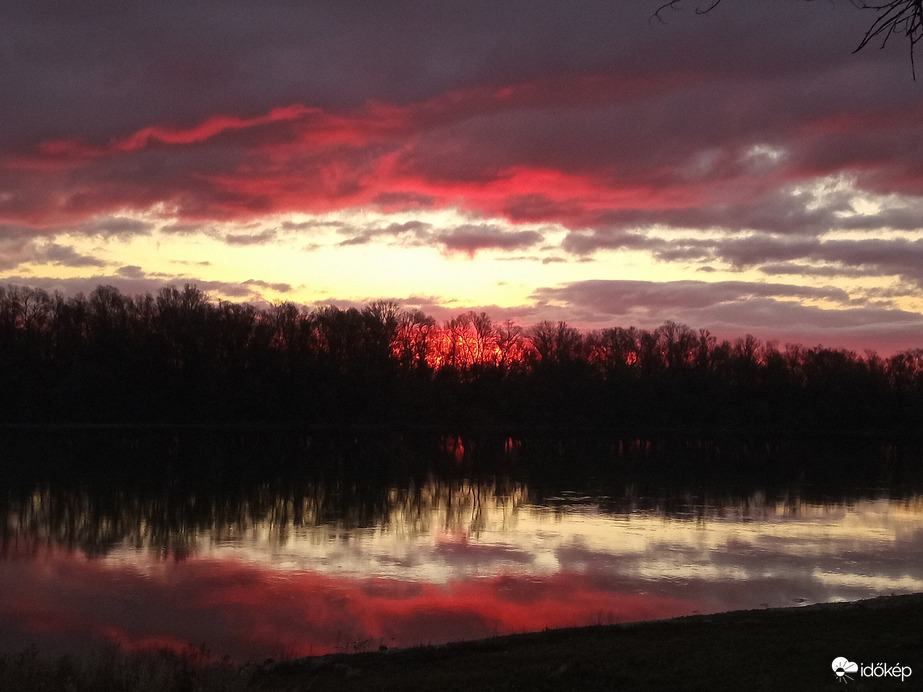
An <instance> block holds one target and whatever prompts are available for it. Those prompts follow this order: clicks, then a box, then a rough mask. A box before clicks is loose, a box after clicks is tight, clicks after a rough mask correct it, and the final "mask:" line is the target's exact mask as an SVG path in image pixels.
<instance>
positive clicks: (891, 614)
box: [0, 594, 923, 692]
mask: <svg viewBox="0 0 923 692" xmlns="http://www.w3.org/2000/svg"><path fill="white" fill-rule="evenodd" d="M839 656H844V657H846V658H848V659H849V660H850V661H855V662H857V663H860V664H861V663H888V664H891V665H892V666H893V665H896V664H898V663H900V664H902V665H903V666H910V668H911V670H912V674H911V677H910V678H909V679H907V680H905V681H904V682H901V680H900V679H894V678H892V677H886V678H879V679H870V678H868V677H863V676H861V675H860V674H858V673H853V674H852V678H853V679H852V680H850V681H848V683H847V684H846V685H845V686H844V685H841V684H839V682H838V681H837V678H836V676H835V675H834V672H833V670H832V668H831V662H832V661H833V659H834V658H837V657H839ZM921 681H923V594H915V595H910V596H894V597H889V598H879V599H873V600H869V601H860V602H858V603H846V604H830V605H817V606H808V607H802V608H788V609H777V610H758V611H745V612H734V613H722V614H718V615H707V616H696V617H688V618H679V619H676V620H668V621H661V622H649V623H637V624H628V625H614V626H600V627H586V628H577V629H566V630H551V631H547V632H539V633H534V634H522V635H515V636H510V637H497V638H494V639H488V640H482V641H476V642H462V643H457V644H450V645H446V646H438V647H421V648H415V649H404V650H392V651H386V652H374V653H366V654H351V655H333V656H324V657H319V658H308V659H298V660H295V661H288V662H282V663H271V664H261V665H251V666H243V667H237V666H233V665H230V664H220V665H201V664H195V663H192V662H189V661H186V660H184V659H181V658H179V657H177V656H175V655H168V654H154V653H148V654H142V655H130V654H117V653H111V654H109V655H107V656H102V657H99V658H97V659H94V660H88V661H73V660H70V659H60V660H49V659H45V658H43V657H42V656H40V655H38V654H37V653H35V652H27V653H26V654H22V655H19V656H13V657H6V658H3V659H0V689H2V690H75V691H76V690H81V691H82V690H158V691H159V690H303V689H311V690H318V689H319V690H328V689H337V690H401V691H408V690H465V692H470V691H471V690H483V689H488V690H491V689H493V690H559V689H561V690H653V691H655V692H658V691H664V692H666V691H668V690H669V691H671V692H674V691H676V690H709V691H715V690H729V691H730V690H734V691H735V692H736V691H737V690H750V691H753V690H790V691H791V690H824V689H830V690H835V689H840V690H850V692H854V691H857V690H858V691H860V692H861V691H864V690H909V689H918V688H919V685H920V683H921Z"/></svg>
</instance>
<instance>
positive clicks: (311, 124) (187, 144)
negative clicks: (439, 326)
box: [0, 0, 923, 355]
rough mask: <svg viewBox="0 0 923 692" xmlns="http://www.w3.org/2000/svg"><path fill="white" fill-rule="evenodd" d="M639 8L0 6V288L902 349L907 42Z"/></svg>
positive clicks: (908, 256) (859, 29) (822, 14)
mask: <svg viewBox="0 0 923 692" xmlns="http://www.w3.org/2000/svg"><path fill="white" fill-rule="evenodd" d="M662 2H663V0H610V1H608V2H601V1H592V0H585V1H581V2H577V3H564V2H551V1H548V0H529V1H528V2H489V3H488V2H461V1H457V2H456V1H453V2H434V3H421V2H352V1H349V0H338V1H337V2H305V1H304V0H292V1H288V2H283V1H279V2H272V3H263V2H244V1H235V0H221V1H220V2H218V1H215V0H211V1H203V2H196V3H188V2H177V1H174V0H161V1H159V2H156V3H150V2H111V1H108V0H105V1H104V0H87V1H85V2H80V3H45V2H17V1H16V0H0V283H2V284H9V283H12V284H18V285H27V286H34V287H41V288H44V289H46V290H48V291H60V292H62V293H64V294H65V295H74V294H76V293H78V292H84V293H89V292H90V291H91V290H92V289H93V288H94V287H95V286H96V285H98V284H111V285H114V286H116V287H118V288H119V289H120V290H121V291H122V292H123V293H128V294H131V295H134V294H137V293H146V292H156V291H157V290H159V289H160V288H161V287H163V286H165V285H170V284H173V285H181V284H183V283H186V282H189V283H195V284H197V285H198V286H199V287H200V288H201V289H203V290H205V291H206V292H208V294H209V295H210V296H212V297H213V298H214V299H223V300H235V301H250V302H254V303H259V304H263V303H266V302H276V301H282V300H284V301H292V302H295V303H298V304H303V305H307V306H314V305H322V304H330V303H333V304H335V305H338V306H340V307H345V306H351V305H362V304H365V303H366V302H368V301H371V300H377V299H390V300H394V301H396V302H398V303H400V304H401V305H403V306H405V307H420V308H422V309H423V310H424V311H426V312H427V313H429V314H431V315H433V316H435V317H437V318H438V319H446V318H448V317H450V316H451V315H453V314H455V313H457V312H459V311H462V310H467V309H475V310H478V311H480V310H484V311H486V312H487V313H488V314H490V316H491V317H493V318H494V320H497V321H499V320H506V319H513V320H515V321H516V322H518V323H520V324H522V325H528V324H532V323H535V322H538V321H540V320H544V319H549V320H561V319H563V320H567V321H568V322H569V323H570V324H573V325H575V326H578V327H582V328H603V327H611V326H624V327H627V326H632V325H633V326H638V327H644V328H652V327H656V326H657V325H659V324H661V323H662V322H664V321H666V320H675V321H677V322H682V323H686V324H688V325H689V326H691V327H693V328H707V329H710V330H711V331H712V332H713V333H715V334H717V335H718V336H720V337H722V338H734V337H738V336H743V335H744V334H746V333H751V334H754V335H756V336H759V337H761V338H764V339H771V340H776V341H778V342H779V344H780V345H781V344H784V343H787V342H801V343H804V344H805V345H809V346H811V345H816V344H818V343H823V344H825V345H828V346H842V347H847V348H852V349H856V350H860V351H861V350H862V349H865V348H874V349H877V350H878V351H879V352H881V353H882V354H883V355H888V354H890V353H893V352H895V351H897V350H901V349H905V348H909V347H920V346H923V79H919V80H918V81H913V77H912V73H911V64H910V60H909V55H910V53H909V44H908V43H907V41H906V40H905V39H903V38H902V37H900V36H896V37H893V38H892V39H891V40H890V42H889V43H888V44H887V46H886V47H885V48H884V49H882V50H879V43H875V44H874V45H870V46H869V47H867V48H866V49H865V50H863V51H861V52H859V53H857V54H852V51H853V49H855V48H856V46H857V45H858V43H859V41H860V40H861V38H862V36H863V34H864V32H865V30H866V29H867V28H868V26H869V25H870V24H871V23H872V22H873V21H874V19H875V14H874V12H872V11H869V10H860V9H858V8H857V7H855V5H854V4H853V3H851V2H849V0H831V2H805V1H803V0H774V1H773V2H767V1H766V0H725V1H724V2H722V3H721V4H720V5H719V6H718V7H717V8H715V9H714V10H713V11H712V12H710V13H708V14H704V15H697V14H696V13H695V8H696V2H695V0H688V1H687V2H685V3H683V4H682V9H681V11H670V10H667V11H665V12H663V13H662V15H661V16H662V18H663V20H664V21H658V20H657V19H654V18H652V15H653V14H654V12H655V11H656V10H657V8H658V6H659V5H661V4H662ZM708 4H711V3H710V1H709V2H705V1H704V0H702V2H700V5H699V6H706V5H708ZM917 68H918V69H917V71H918V72H920V73H923V68H921V65H919V64H918V65H917Z"/></svg>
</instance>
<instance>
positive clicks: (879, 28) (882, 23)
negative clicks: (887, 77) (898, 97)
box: [853, 0, 923, 81]
mask: <svg viewBox="0 0 923 692" xmlns="http://www.w3.org/2000/svg"><path fill="white" fill-rule="evenodd" d="M858 7H860V8H861V9H864V10H875V11H877V12H878V17H877V18H876V19H875V21H874V22H873V23H872V26H870V27H869V29H868V31H866V32H865V36H863V37H862V41H861V42H860V43H859V46H858V47H857V48H856V50H854V51H853V53H856V52H858V51H860V50H862V49H863V48H865V46H866V45H867V44H868V42H869V41H871V40H872V39H873V38H875V37H876V36H882V40H881V46H880V47H881V48H884V47H885V45H886V44H887V43H888V39H889V38H891V36H892V35H893V34H904V36H906V37H907V40H908V41H909V42H910V68H911V70H912V71H913V79H914V81H916V78H917V71H916V65H915V60H914V54H913V49H914V47H915V46H916V44H917V41H919V40H920V39H921V38H923V0H892V1H891V2H885V3H878V4H871V3H866V2H863V3H862V4H860V5H858Z"/></svg>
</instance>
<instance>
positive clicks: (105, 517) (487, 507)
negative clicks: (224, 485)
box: [2, 481, 527, 559]
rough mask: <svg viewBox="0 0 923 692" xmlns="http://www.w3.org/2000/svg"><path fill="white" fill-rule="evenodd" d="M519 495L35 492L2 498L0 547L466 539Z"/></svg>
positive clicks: (325, 486) (447, 491)
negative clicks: (358, 537) (365, 537)
mask: <svg viewBox="0 0 923 692" xmlns="http://www.w3.org/2000/svg"><path fill="white" fill-rule="evenodd" d="M526 496H527V491H526V489H525V488H524V487H522V486H518V485H511V486H507V485H500V484H497V483H496V482H490V483H488V482H485V483H478V484H472V483H469V482H460V483H454V482H437V481H429V482H427V483H426V484H424V485H422V486H420V487H414V486H408V487H402V488H397V487H378V488H376V487H374V486H371V485H368V484H358V483H341V482H333V483H325V482H323V481H315V482H309V483H304V484H301V485H298V486H293V487H270V486H261V487H259V488H256V489H254V490H252V491H250V492H245V493H227V494H225V493H209V492H187V493H178V492H174V491H170V490H164V491H162V492H157V493H150V492H130V491H127V490H111V489H109V490H107V489H95V490H88V489H85V488H62V487H44V488H41V489H38V490H35V491H32V492H25V493H18V494H17V493H15V492H10V493H9V494H8V495H7V497H6V498H5V499H4V501H3V503H2V511H3V515H4V516H3V533H2V549H3V552H4V554H7V555H10V554H21V553H24V552H31V551H34V550H36V549H40V548H43V547H65V548H67V549H77V550H80V551H82V552H84V553H85V554H87V555H89V556H100V555H105V554H107V553H108V552H109V551H111V550H112V549H114V548H117V547H128V548H132V549H136V550H148V551H156V552H160V553H162V554H163V555H164V556H165V557H166V556H171V557H173V558H177V559H181V558H183V557H185V556H186V555H189V554H191V553H192V552H194V551H195V550H196V549H197V548H199V547H201V546H202V544H203V543H205V544H212V545H216V544H217V545H221V544H235V543H239V544H241V545H246V544H252V543H269V544H272V545H284V544H286V543H287V542H288V541H289V540H292V539H295V540H298V541H309V542H319V541H327V540H330V539H331V538H341V539H348V537H349V536H350V535H353V533H354V532H356V531H357V530H363V529H375V530H380V531H387V532H392V533H397V534H401V535H405V536H417V535H421V534H428V533H431V532H435V531H446V532H452V533H464V534H467V535H475V534H477V533H478V532H479V531H481V530H483V529H484V528H485V526H486V522H487V519H488V517H491V518H492V520H493V521H496V519H497V517H500V518H502V521H503V522H506V521H510V520H512V518H513V516H514V515H515V512H516V511H517V508H518V507H519V506H520V505H521V504H522V503H523V502H524V501H525V498H526Z"/></svg>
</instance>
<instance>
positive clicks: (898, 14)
mask: <svg viewBox="0 0 923 692" xmlns="http://www.w3.org/2000/svg"><path fill="white" fill-rule="evenodd" d="M685 1H686V0H670V1H669V2H665V3H663V4H662V5H661V6H660V7H658V8H657V11H656V12H654V15H653V16H654V17H656V18H657V19H658V20H659V21H661V22H664V23H666V20H665V19H664V18H663V14H662V13H663V12H665V11H666V10H674V11H675V10H679V9H681V6H682V5H683V3H684V2H685ZM720 3H721V0H700V2H699V3H698V4H697V5H696V8H695V13H696V14H706V13H708V12H711V11H712V10H713V9H715V8H716V7H717V6H718V5H719V4H720ZM853 4H854V5H855V6H856V7H858V8H859V9H863V10H875V11H876V12H878V16H877V17H876V18H875V21H874V22H872V25H871V26H870V27H869V28H868V31H866V32H865V35H864V36H863V37H862V41H860V42H859V45H858V46H857V47H856V49H855V50H854V51H853V53H857V52H859V51H860V50H862V49H863V48H865V46H867V45H868V43H869V42H870V41H871V40H872V39H874V38H876V37H879V36H881V37H882V40H881V46H880V47H881V48H884V47H885V45H886V44H887V43H888V39H889V38H891V36H893V35H894V34H903V35H904V36H906V37H907V40H908V41H909V43H910V69H911V71H912V73H913V79H914V81H916V78H917V72H916V63H915V56H914V48H915V46H916V44H917V41H919V40H920V39H921V38H923V0H891V1H890V2H877V3H873V2H865V1H864V0H853Z"/></svg>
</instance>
